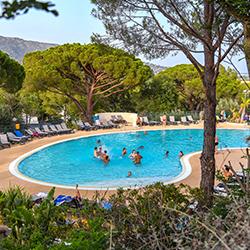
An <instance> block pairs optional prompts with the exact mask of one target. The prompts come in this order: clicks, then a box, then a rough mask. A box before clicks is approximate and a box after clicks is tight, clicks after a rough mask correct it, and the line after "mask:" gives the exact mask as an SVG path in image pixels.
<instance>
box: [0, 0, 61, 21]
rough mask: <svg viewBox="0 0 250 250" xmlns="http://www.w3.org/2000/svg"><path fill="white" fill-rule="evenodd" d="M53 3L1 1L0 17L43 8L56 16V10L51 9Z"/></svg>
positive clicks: (25, 0) (28, 0)
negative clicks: (0, 10)
mask: <svg viewBox="0 0 250 250" xmlns="http://www.w3.org/2000/svg"><path fill="white" fill-rule="evenodd" d="M54 6H55V5H54V4H53V3H52V2H44V1H37V0H13V1H1V7H2V12H1V15H0V18H6V19H11V18H15V17H16V16H18V15H21V14H26V13H28V11H29V10H30V9H32V8H33V9H37V10H43V11H46V12H50V13H52V14H53V15H55V16H58V12H57V11H56V10H55V9H53V7H54Z"/></svg>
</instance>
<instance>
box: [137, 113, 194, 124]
mask: <svg viewBox="0 0 250 250" xmlns="http://www.w3.org/2000/svg"><path fill="white" fill-rule="evenodd" d="M141 119H142V125H149V126H154V125H161V124H164V123H165V124H166V125H177V124H178V123H181V124H183V125H189V124H191V123H193V124H196V123H198V121H195V120H194V119H193V117H192V116H191V115H188V116H182V117H181V120H180V121H178V122H177V121H176V120H175V116H169V120H168V121H167V120H165V121H164V118H163V116H161V117H160V119H161V121H160V122H158V121H149V120H148V117H147V116H143V117H141Z"/></svg>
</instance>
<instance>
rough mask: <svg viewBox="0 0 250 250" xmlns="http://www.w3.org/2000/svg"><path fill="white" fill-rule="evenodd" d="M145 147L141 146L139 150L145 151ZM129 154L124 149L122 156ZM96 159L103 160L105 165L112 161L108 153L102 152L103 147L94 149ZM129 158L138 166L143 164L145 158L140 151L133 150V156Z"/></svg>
mask: <svg viewBox="0 0 250 250" xmlns="http://www.w3.org/2000/svg"><path fill="white" fill-rule="evenodd" d="M143 148H144V146H140V147H138V148H137V149H143ZM126 154H127V149H126V148H123V149H122V156H125V155H126ZM94 157H95V158H99V159H101V160H102V161H103V162H104V163H105V164H108V163H109V161H110V158H109V155H108V154H107V151H106V150H104V151H102V146H100V147H99V148H98V147H95V148H94ZM129 158H130V159H132V160H133V162H134V164H136V165H138V164H141V159H142V158H143V157H142V156H141V155H140V152H139V151H136V150H135V149H133V150H132V152H131V154H130V155H129Z"/></svg>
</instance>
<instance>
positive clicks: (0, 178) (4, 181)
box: [0, 123, 250, 198]
mask: <svg viewBox="0 0 250 250" xmlns="http://www.w3.org/2000/svg"><path fill="white" fill-rule="evenodd" d="M217 127H218V128H231V129H242V128H244V129H250V127H249V126H247V125H245V124H234V123H220V124H218V126H217ZM188 128H189V129H191V128H203V124H202V123H199V124H193V125H189V126H184V125H175V126H145V127H142V128H139V129H138V128H134V127H129V126H125V127H123V128H120V129H109V130H108V129H105V130H97V131H89V132H86V131H77V132H76V133H74V134H67V135H58V136H51V137H45V138H41V139H34V140H32V141H30V142H28V143H26V144H25V145H13V146H12V147H11V148H7V149H3V150H0V190H6V189H8V188H9V187H11V186H14V185H19V186H21V187H22V188H23V189H24V190H26V191H27V192H29V193H31V194H34V193H38V192H48V191H49V190H50V188H51V187H49V186H43V185H39V184H35V183H31V182H27V181H24V180H21V179H19V178H17V177H15V176H13V175H12V174H11V173H10V172H9V164H10V163H11V162H12V161H13V160H15V159H16V158H18V157H19V156H21V155H23V154H25V153H28V152H30V151H31V150H34V149H36V148H38V147H41V146H44V145H46V144H50V143H53V142H57V141H61V140H65V139H71V138H76V137H79V136H88V135H96V134H103V133H107V132H119V131H120V132H124V131H131V130H141V131H144V130H160V129H162V130H165V129H188ZM244 153H245V152H244V150H243V151H242V150H230V151H229V150H223V151H219V152H218V153H217V154H216V167H217V169H220V168H221V167H223V166H224V164H225V163H228V161H231V163H232V165H233V166H234V167H235V169H236V170H238V169H240V165H239V162H241V163H242V164H244V165H246V159H244V158H242V156H243V155H244ZM199 157H200V154H195V155H193V156H192V157H191V158H190V159H189V161H190V163H191V166H192V173H191V175H190V176H188V177H187V178H186V179H184V180H183V181H181V183H183V184H188V185H190V186H191V187H198V186H199V184H200V173H201V171H200V161H199ZM80 192H81V194H82V196H83V197H87V198H92V197H93V196H94V195H95V194H96V191H93V190H80ZM115 192H116V191H98V193H99V194H100V195H111V194H113V193H115ZM56 194H68V195H74V194H75V190H74V189H63V188H56Z"/></svg>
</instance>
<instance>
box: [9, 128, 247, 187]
mask: <svg viewBox="0 0 250 250" xmlns="http://www.w3.org/2000/svg"><path fill="white" fill-rule="evenodd" d="M188 129H192V130H193V129H199V130H202V128H171V129H168V128H167V129H166V128H162V129H146V128H144V129H136V130H127V131H112V132H104V133H95V134H90V135H81V136H77V137H73V138H68V139H63V140H59V141H55V142H52V143H48V144H45V145H43V146H41V147H38V148H35V149H33V150H31V151H29V152H27V153H25V154H23V155H21V156H19V157H18V158H16V159H15V160H13V161H12V162H11V163H10V164H9V172H10V173H11V174H12V175H14V176H15V177H17V178H19V179H21V180H24V181H27V182H31V183H34V184H37V185H42V186H49V187H56V188H62V189H75V186H70V185H60V184H56V183H52V182H45V181H40V180H37V179H34V178H31V177H28V176H26V175H24V174H22V173H21V172H20V171H19V169H18V166H19V164H20V162H21V161H23V160H24V159H25V158H27V157H29V156H31V155H32V154H34V153H36V152H38V151H41V150H42V149H44V148H48V147H50V146H53V145H56V144H60V143H64V142H67V141H73V140H79V139H81V138H89V137H95V136H101V135H109V134H123V133H132V132H140V131H162V130H188ZM219 129H220V128H219ZM221 129H231V130H234V129H235V130H247V128H233V129H232V128H221ZM245 148H246V147H245ZM245 148H239V147H235V148H222V149H221V150H225V149H226V150H228V149H229V150H233V149H245ZM201 152H202V151H196V152H191V153H189V154H186V155H184V156H183V157H182V158H181V159H180V162H181V165H182V171H181V173H180V174H179V175H178V176H176V177H175V178H173V179H171V180H168V181H164V182H163V184H164V185H168V184H173V183H176V182H180V181H182V180H184V179H186V178H187V177H188V176H190V175H191V173H192V166H191V163H190V161H189V159H190V158H191V157H192V156H194V155H197V154H200V153H201ZM153 179H154V178H153V177H152V181H153ZM152 183H153V182H152ZM147 185H148V184H146V185H134V186H126V187H122V189H123V190H126V189H139V188H143V187H145V186H147ZM120 188H121V187H94V186H93V187H89V186H87V187H86V186H79V187H78V189H79V190H92V191H94V190H97V191H98V190H100V191H101V190H105V191H107V190H117V189H120Z"/></svg>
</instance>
